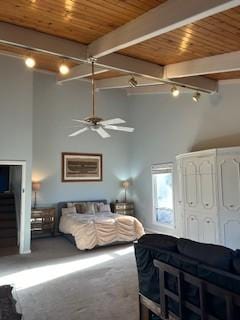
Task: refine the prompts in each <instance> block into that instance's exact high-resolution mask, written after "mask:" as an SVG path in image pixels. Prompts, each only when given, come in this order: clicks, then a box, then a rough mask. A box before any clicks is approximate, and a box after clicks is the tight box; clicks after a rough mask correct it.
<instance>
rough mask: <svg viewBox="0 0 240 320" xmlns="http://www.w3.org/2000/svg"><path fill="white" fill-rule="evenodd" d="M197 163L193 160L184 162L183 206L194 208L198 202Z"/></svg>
mask: <svg viewBox="0 0 240 320" xmlns="http://www.w3.org/2000/svg"><path fill="white" fill-rule="evenodd" d="M197 180H198V177H197V164H196V163H195V162H194V161H191V160H190V161H186V162H185V163H184V197H185V206H186V207H188V208H191V209H193V208H196V207H197V204H198V186H197V184H198V181H197Z"/></svg>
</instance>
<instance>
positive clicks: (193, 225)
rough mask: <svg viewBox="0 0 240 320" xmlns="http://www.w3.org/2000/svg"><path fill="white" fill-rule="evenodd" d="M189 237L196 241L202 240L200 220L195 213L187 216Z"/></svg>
mask: <svg viewBox="0 0 240 320" xmlns="http://www.w3.org/2000/svg"><path fill="white" fill-rule="evenodd" d="M186 229H187V235H186V236H187V238H189V239H191V240H194V241H200V234H199V231H200V230H199V229H200V222H199V219H198V217H196V216H194V215H190V216H188V217H187V228H186Z"/></svg>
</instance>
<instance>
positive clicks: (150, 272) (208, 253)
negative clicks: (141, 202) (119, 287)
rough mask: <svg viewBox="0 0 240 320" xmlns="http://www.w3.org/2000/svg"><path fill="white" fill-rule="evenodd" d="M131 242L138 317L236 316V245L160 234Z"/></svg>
mask: <svg viewBox="0 0 240 320" xmlns="http://www.w3.org/2000/svg"><path fill="white" fill-rule="evenodd" d="M134 246H135V256H136V263H137V270H138V279H139V301H140V319H141V320H145V319H146V320H149V319H184V320H202V319H210V320H229V319H231V320H238V319H239V320H240V250H236V251H233V250H231V249H229V248H226V247H223V246H218V245H212V244H203V243H199V242H195V241H191V240H188V239H182V238H180V239H178V238H175V237H172V236H167V235H161V234H146V235H144V236H143V237H142V238H140V239H139V240H138V242H136V243H135V244H134Z"/></svg>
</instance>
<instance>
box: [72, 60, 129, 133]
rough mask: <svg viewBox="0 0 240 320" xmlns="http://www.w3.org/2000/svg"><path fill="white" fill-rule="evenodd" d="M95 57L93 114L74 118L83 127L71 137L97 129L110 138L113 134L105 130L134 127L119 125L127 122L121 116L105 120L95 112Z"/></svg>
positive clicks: (125, 130)
mask: <svg viewBox="0 0 240 320" xmlns="http://www.w3.org/2000/svg"><path fill="white" fill-rule="evenodd" d="M94 62H95V60H94V59H91V64H92V81H91V82H92V115H91V116H90V117H87V118H85V119H83V120H81V119H72V120H73V121H75V122H78V123H79V125H82V126H83V128H80V129H79V130H77V131H75V132H73V133H71V134H70V135H69V137H76V136H78V135H79V134H81V133H83V132H86V131H88V130H91V131H95V132H96V133H98V134H99V135H100V136H101V137H102V138H103V139H106V138H110V137H111V135H110V134H109V133H108V132H107V131H106V130H105V129H107V130H115V131H123V132H133V131H134V128H130V127H121V126H117V125H118V124H121V123H126V121H125V120H123V119H120V118H115V119H109V120H104V119H102V118H100V117H98V116H96V113H95V82H94Z"/></svg>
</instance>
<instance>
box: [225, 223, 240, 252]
mask: <svg viewBox="0 0 240 320" xmlns="http://www.w3.org/2000/svg"><path fill="white" fill-rule="evenodd" d="M239 230H240V221H239V220H229V221H226V222H225V224H224V245H225V246H226V247H229V248H231V249H234V250H235V249H239V247H240V232H239Z"/></svg>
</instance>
